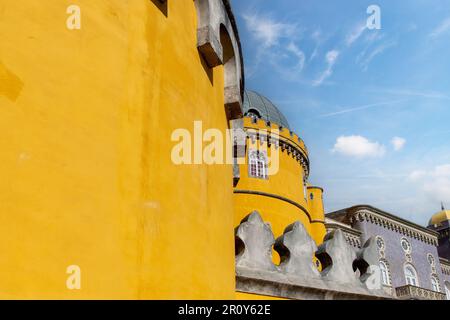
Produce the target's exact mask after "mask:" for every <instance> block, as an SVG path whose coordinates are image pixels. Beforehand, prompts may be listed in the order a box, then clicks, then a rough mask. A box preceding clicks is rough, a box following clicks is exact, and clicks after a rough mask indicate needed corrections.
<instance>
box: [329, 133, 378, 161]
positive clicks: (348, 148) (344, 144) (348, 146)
mask: <svg viewBox="0 0 450 320" xmlns="http://www.w3.org/2000/svg"><path fill="white" fill-rule="evenodd" d="M332 151H333V152H335V153H340V154H342V155H345V156H350V157H356V158H365V157H382V156H383V155H384V154H385V151H386V149H385V147H384V146H383V145H381V144H379V143H378V142H371V141H369V140H368V139H367V138H365V137H362V136H341V137H339V138H337V140H336V144H335V145H334V148H333V150H332Z"/></svg>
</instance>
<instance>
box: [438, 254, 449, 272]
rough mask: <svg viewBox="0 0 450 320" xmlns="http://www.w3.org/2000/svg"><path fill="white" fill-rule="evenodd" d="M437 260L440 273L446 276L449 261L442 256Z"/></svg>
mask: <svg viewBox="0 0 450 320" xmlns="http://www.w3.org/2000/svg"><path fill="white" fill-rule="evenodd" d="M439 262H440V265H441V270H442V273H443V274H445V275H447V276H450V261H449V260H447V259H444V258H440V259H439Z"/></svg>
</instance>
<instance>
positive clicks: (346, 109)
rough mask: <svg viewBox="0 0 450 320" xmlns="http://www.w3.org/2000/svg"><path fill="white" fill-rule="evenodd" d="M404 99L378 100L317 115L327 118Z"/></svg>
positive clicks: (391, 103) (392, 103)
mask: <svg viewBox="0 0 450 320" xmlns="http://www.w3.org/2000/svg"><path fill="white" fill-rule="evenodd" d="M404 101H406V100H405V99H402V100H393V101H385V102H379V103H371V104H366V105H362V106H358V107H351V108H341V110H340V111H335V112H330V113H326V114H322V115H321V116H319V118H328V117H332V116H337V115H340V114H345V113H350V112H355V111H361V110H365V109H369V108H374V107H382V106H387V105H394V104H397V103H400V102H404Z"/></svg>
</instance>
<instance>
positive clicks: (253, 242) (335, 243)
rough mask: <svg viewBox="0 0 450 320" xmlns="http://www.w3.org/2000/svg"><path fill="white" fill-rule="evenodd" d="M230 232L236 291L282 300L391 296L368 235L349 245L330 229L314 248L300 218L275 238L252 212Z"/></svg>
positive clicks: (372, 242) (373, 243)
mask: <svg viewBox="0 0 450 320" xmlns="http://www.w3.org/2000/svg"><path fill="white" fill-rule="evenodd" d="M235 237H236V280H237V291H239V292H244V293H251V294H258V295H265V296H276V297H281V298H287V299H392V296H388V295H386V294H385V293H384V292H383V290H382V287H381V285H380V284H381V275H380V273H379V271H378V272H377V270H376V268H375V266H377V265H378V252H377V248H376V243H375V241H374V239H369V240H368V241H367V242H366V244H365V245H364V246H363V248H362V249H361V250H355V249H354V248H353V247H351V246H350V245H349V244H348V243H347V241H346V239H345V237H344V235H343V233H342V231H340V230H336V231H333V232H332V233H329V234H328V235H327V236H326V238H325V241H324V243H323V244H322V245H321V246H320V247H317V246H316V243H315V242H314V240H313V239H312V238H311V237H310V235H309V234H308V232H307V231H306V229H305V227H304V226H303V225H302V224H301V223H300V222H295V223H294V224H292V225H289V226H288V227H287V228H286V229H285V231H284V233H283V235H281V236H280V237H279V238H277V239H275V238H274V235H273V233H272V230H271V227H270V225H269V224H268V223H265V222H264V221H263V219H262V218H261V216H260V214H259V213H258V212H256V211H255V212H253V213H251V214H250V215H249V216H247V217H246V218H245V219H244V220H242V222H241V224H240V225H239V226H238V227H237V228H236V230H235ZM272 249H274V250H275V251H276V252H277V253H278V254H279V255H280V258H281V262H280V264H279V265H275V264H274V263H273V262H272V261H273V260H272ZM314 257H316V258H317V259H318V260H319V261H320V263H321V266H322V270H321V271H319V268H318V267H317V265H316V264H315V263H314V260H313V258H314Z"/></svg>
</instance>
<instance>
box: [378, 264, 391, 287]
mask: <svg viewBox="0 0 450 320" xmlns="http://www.w3.org/2000/svg"><path fill="white" fill-rule="evenodd" d="M380 271H381V280H382V281H383V284H384V285H385V286H390V285H391V279H390V276H389V268H388V266H387V264H386V262H384V261H380Z"/></svg>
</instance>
